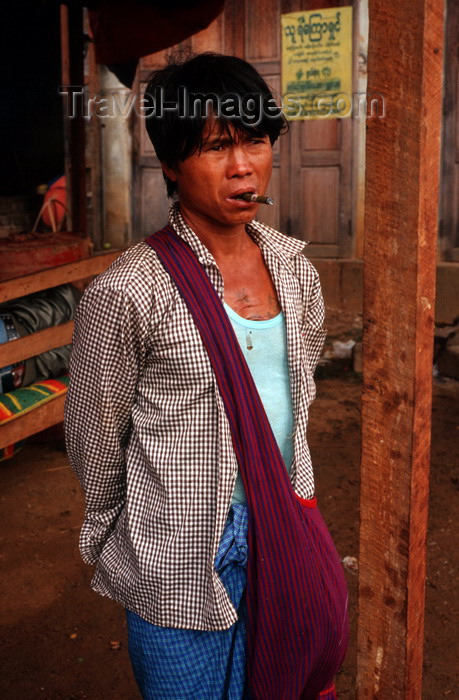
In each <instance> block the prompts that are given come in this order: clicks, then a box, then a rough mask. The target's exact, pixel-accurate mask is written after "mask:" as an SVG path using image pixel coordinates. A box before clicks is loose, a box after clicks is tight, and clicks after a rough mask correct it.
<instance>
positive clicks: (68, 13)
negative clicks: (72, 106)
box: [60, 3, 87, 236]
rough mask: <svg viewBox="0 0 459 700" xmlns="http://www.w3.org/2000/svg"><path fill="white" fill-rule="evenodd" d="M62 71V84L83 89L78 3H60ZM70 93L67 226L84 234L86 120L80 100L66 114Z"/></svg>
mask: <svg viewBox="0 0 459 700" xmlns="http://www.w3.org/2000/svg"><path fill="white" fill-rule="evenodd" d="M60 9H61V13H60V16H61V56H62V58H61V67H62V68H61V73H62V86H63V87H64V88H66V87H70V86H72V87H73V88H76V89H77V90H78V89H81V90H83V87H84V55H83V54H84V35H83V8H82V7H81V6H80V5H79V4H78V3H75V4H73V3H70V4H69V5H64V4H62V5H61V8H60ZM68 100H70V102H71V101H72V97H71V96H70V95H69V97H67V98H66V99H64V100H63V105H64V138H65V175H66V182H67V206H68V210H69V216H68V219H69V230H70V231H74V232H75V233H79V234H81V235H82V236H85V235H86V231H87V218H86V163H85V157H86V156H85V124H84V117H83V106H82V100H81V96H80V100H79V102H78V103H77V105H78V106H77V108H76V110H75V113H74V114H73V116H72V117H69V114H68Z"/></svg>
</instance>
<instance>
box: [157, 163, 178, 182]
mask: <svg viewBox="0 0 459 700" xmlns="http://www.w3.org/2000/svg"><path fill="white" fill-rule="evenodd" d="M161 167H162V169H163V173H164V175H165V176H166V177H168V178H169V180H172V182H177V174H176V172H175V170H174V168H171V167H169V165H166V163H161Z"/></svg>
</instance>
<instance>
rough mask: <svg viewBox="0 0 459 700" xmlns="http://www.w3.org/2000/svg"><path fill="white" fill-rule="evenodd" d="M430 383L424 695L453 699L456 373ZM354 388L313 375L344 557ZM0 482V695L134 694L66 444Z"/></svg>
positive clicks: (349, 529)
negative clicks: (82, 530) (86, 556)
mask: <svg viewBox="0 0 459 700" xmlns="http://www.w3.org/2000/svg"><path fill="white" fill-rule="evenodd" d="M434 392H435V398H434V410H433V440H432V478H431V497H430V516H429V538H428V580H427V586H426V644H425V664H424V666H425V671H424V675H425V678H424V692H423V699H424V700H438V699H439V698H443V697H447V698H448V700H452V698H459V683H458V678H457V658H458V653H457V607H458V596H457V590H456V589H455V571H457V564H458V552H457V542H455V541H454V535H455V534H456V525H455V523H454V520H453V504H454V498H455V495H456V491H457V486H458V472H457V467H458V465H459V420H458V403H459V402H458V399H459V382H455V381H454V380H446V381H445V382H438V381H436V382H435V387H434ZM359 398H360V381H359V379H358V377H357V376H356V375H354V374H353V373H352V372H348V373H344V374H342V375H341V376H340V377H331V378H327V379H322V380H320V381H318V398H317V400H316V402H315V404H314V405H313V407H312V411H311V419H310V427H309V440H310V445H311V452H312V455H313V462H314V464H315V469H316V475H317V488H318V496H319V499H320V503H321V509H322V512H323V514H324V515H325V517H326V519H327V521H328V523H329V526H330V529H331V532H332V534H333V537H334V539H335V542H336V544H337V548H338V551H339V553H340V555H341V556H342V557H344V556H355V557H357V556H358V490H359V458H360V453H359V451H360V446H359V440H360V424H359V419H360V414H359ZM0 481H1V487H0V488H1V502H2V508H1V521H0V536H1V543H2V547H1V557H2V561H1V570H0V595H1V600H2V609H1V618H0V623H1V630H0V639H1V642H0V644H1V648H0V666H1V669H0V697H1V698H5V699H7V700H39V699H44V700H76V699H79V698H87V699H88V700H135V699H136V698H138V697H139V695H138V693H137V690H136V687H135V683H134V681H133V678H132V674H131V670H130V666H129V660H128V655H127V648H126V625H125V622H124V615H123V611H122V610H121V608H119V607H118V606H117V605H116V604H115V603H113V602H111V601H110V600H108V599H106V598H101V597H100V596H98V595H97V594H95V593H93V592H92V591H91V589H90V587H89V581H90V578H91V568H90V567H88V566H86V565H85V564H83V562H82V561H81V559H80V556H79V553H78V546H77V545H78V530H79V526H80V523H81V518H82V508H83V502H82V497H81V493H80V489H79V485H78V483H77V480H76V478H75V477H74V475H73V473H72V472H71V470H70V468H69V466H68V463H67V459H66V455H65V452H64V451H63V445H62V443H60V442H56V441H54V442H51V443H40V444H29V445H27V446H26V447H25V448H24V449H23V451H22V452H20V453H19V454H18V455H17V456H16V457H15V458H13V459H12V460H10V461H9V462H6V463H4V464H1V465H0ZM347 578H348V583H349V589H350V596H351V616H352V639H353V641H352V643H351V648H350V651H349V654H348V657H347V660H346V663H345V665H344V667H343V669H342V671H341V672H340V674H339V676H338V679H337V685H338V689H339V694H340V700H350V699H351V698H354V696H355V618H356V584H357V576H356V575H355V574H353V573H347ZM455 616H456V617H455ZM455 674H456V675H455ZM381 698H382V700H392V699H391V698H384V697H382V696H381ZM197 700H199V699H197Z"/></svg>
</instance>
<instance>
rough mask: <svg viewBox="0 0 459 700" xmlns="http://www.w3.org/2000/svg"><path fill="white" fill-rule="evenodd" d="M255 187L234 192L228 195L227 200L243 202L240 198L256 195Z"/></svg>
mask: <svg viewBox="0 0 459 700" xmlns="http://www.w3.org/2000/svg"><path fill="white" fill-rule="evenodd" d="M255 191H256V190H255V187H246V188H244V189H239V190H236V191H235V192H232V193H231V194H230V195H228V197H227V199H235V200H236V201H238V200H239V201H243V200H241V199H240V197H241V196H242V195H243V194H246V193H249V194H254V193H255Z"/></svg>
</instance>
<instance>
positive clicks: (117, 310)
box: [65, 287, 145, 563]
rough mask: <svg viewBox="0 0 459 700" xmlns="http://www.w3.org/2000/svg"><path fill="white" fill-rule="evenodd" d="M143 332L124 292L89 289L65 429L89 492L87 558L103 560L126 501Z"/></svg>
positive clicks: (80, 314) (83, 539) (83, 545)
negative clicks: (127, 454)
mask: <svg viewBox="0 0 459 700" xmlns="http://www.w3.org/2000/svg"><path fill="white" fill-rule="evenodd" d="M142 336H143V333H142V323H141V320H140V318H139V314H138V312H137V311H136V308H135V306H134V304H133V303H132V302H131V301H130V299H129V298H128V297H127V296H126V294H124V293H123V292H120V291H118V290H112V289H106V288H101V287H90V288H89V289H88V290H87V292H86V293H85V295H84V296H83V299H82V301H81V302H80V304H79V306H78V309H77V314H76V319H75V331H74V338H73V343H74V344H73V350H72V356H71V361H70V385H69V391H68V395H67V400H66V406H65V436H66V446H67V452H68V456H69V460H70V465H71V466H72V468H73V469H74V470H75V472H76V473H77V475H78V478H79V480H80V482H81V485H82V487H83V490H84V493H85V520H84V524H83V527H82V531H81V536H80V550H81V554H82V556H83V559H84V560H85V561H86V562H88V563H94V562H95V561H97V559H98V557H99V555H100V553H101V551H102V548H103V546H104V544H105V542H106V541H107V539H108V537H109V536H110V534H111V533H112V532H113V529H114V527H115V523H116V520H117V518H118V517H119V515H120V513H121V511H122V509H123V506H124V503H125V496H126V466H125V449H126V446H127V444H128V440H129V435H130V431H131V410H132V405H133V402H134V400H135V392H136V385H137V381H138V377H139V374H140V372H141V371H142V365H143V358H144V354H145V347H144V346H145V343H144V341H143V339H142Z"/></svg>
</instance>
